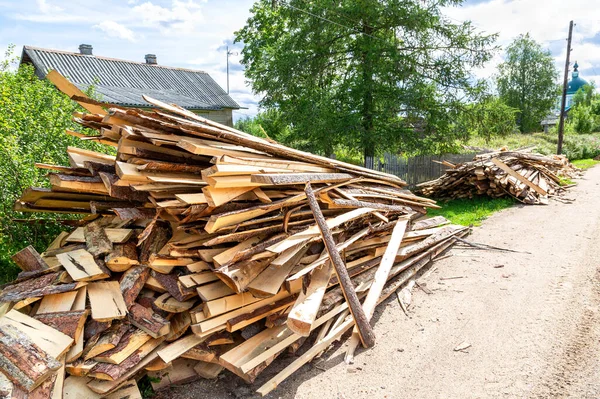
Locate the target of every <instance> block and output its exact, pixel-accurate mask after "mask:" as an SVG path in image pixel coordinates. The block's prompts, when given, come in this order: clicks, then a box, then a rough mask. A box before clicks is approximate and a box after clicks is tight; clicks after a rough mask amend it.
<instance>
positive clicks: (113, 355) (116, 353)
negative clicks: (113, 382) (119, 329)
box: [94, 327, 152, 364]
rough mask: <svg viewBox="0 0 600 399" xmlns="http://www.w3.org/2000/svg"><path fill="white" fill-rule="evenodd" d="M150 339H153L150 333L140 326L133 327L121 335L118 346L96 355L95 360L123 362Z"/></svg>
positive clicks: (111, 362)
mask: <svg viewBox="0 0 600 399" xmlns="http://www.w3.org/2000/svg"><path fill="white" fill-rule="evenodd" d="M150 339H152V337H150V335H148V334H146V333H145V332H143V331H142V330H140V329H138V328H135V327H132V328H130V329H129V330H128V331H127V332H126V333H125V334H124V335H123V336H122V337H121V340H120V341H119V344H118V345H117V346H116V347H114V348H113V349H110V350H107V351H106V352H102V353H101V354H99V355H97V356H95V357H94V360H95V361H97V362H103V363H110V364H121V363H122V362H123V361H124V360H125V359H127V358H128V357H129V356H130V355H131V354H133V353H134V352H135V351H136V350H138V349H139V348H140V347H141V346H142V345H144V344H145V343H146V342H148V341H149V340H150Z"/></svg>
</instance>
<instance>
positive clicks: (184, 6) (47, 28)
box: [0, 0, 600, 118]
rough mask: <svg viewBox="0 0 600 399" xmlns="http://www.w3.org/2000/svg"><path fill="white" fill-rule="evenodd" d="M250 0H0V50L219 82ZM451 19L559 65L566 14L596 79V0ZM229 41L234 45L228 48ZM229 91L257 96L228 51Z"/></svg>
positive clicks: (468, 12)
mask: <svg viewBox="0 0 600 399" xmlns="http://www.w3.org/2000/svg"><path fill="white" fill-rule="evenodd" d="M253 2H254V1H253V0H118V1H117V0H72V1H64V0H20V1H14V0H13V1H6V0H0V50H1V51H2V53H4V49H5V48H6V47H7V46H8V44H9V43H13V44H15V45H16V46H17V52H18V53H19V54H20V51H21V47H22V46H23V45H25V44H27V45H32V46H37V47H44V48H53V49H59V50H67V51H78V50H77V47H78V46H79V44H81V43H88V44H92V45H93V47H94V54H96V55H102V56H106V57H113V58H122V59H129V60H139V61H143V60H144V55H145V54H147V53H153V54H156V55H157V57H158V62H159V64H163V65H169V66H178V67H185V68H193V69H201V70H204V71H206V72H208V73H210V74H211V76H212V77H213V78H214V79H215V80H216V81H217V82H218V83H219V84H221V86H222V87H225V86H226V73H225V69H226V67H225V51H226V50H225V48H226V46H227V45H230V46H232V47H233V49H231V50H232V51H233V52H237V53H239V50H240V48H239V47H240V46H239V45H237V46H236V45H232V40H233V37H234V32H235V31H236V30H238V29H240V28H241V27H242V26H243V25H244V23H245V21H246V19H247V18H248V17H249V9H250V7H251V6H252V4H253ZM445 13H446V14H447V16H448V17H449V18H451V19H453V20H455V21H465V20H471V21H473V23H474V25H475V26H476V27H477V28H478V29H479V30H481V31H484V32H487V33H499V34H500V37H499V41H498V44H500V45H501V46H505V45H507V44H508V43H510V42H511V41H512V40H513V39H514V38H515V37H516V36H518V35H519V34H520V33H526V32H530V33H531V35H532V36H533V37H534V39H536V40H538V41H540V42H542V43H543V44H544V46H546V47H547V48H548V49H550V50H551V52H552V55H553V56H554V57H555V59H556V62H557V67H558V68H559V70H562V69H563V68H564V57H565V51H566V40H565V39H566V37H567V30H568V24H569V20H570V19H573V20H575V22H576V27H575V30H574V32H575V34H574V41H573V46H572V48H573V53H572V60H577V61H578V62H579V67H580V68H579V69H580V72H581V76H582V77H584V78H586V79H588V80H595V81H596V82H600V23H598V16H599V15H600V3H599V2H598V0H579V1H577V2H567V1H565V0H467V1H466V2H465V3H464V4H463V6H462V7H453V8H449V9H446V10H445ZM236 47H237V48H236ZM501 61H502V54H501V53H499V54H498V55H497V56H496V57H495V58H494V59H493V60H492V62H490V63H489V64H488V65H487V66H486V67H485V68H483V69H481V70H477V71H474V73H475V74H476V75H477V76H478V77H484V78H489V77H490V76H491V75H492V74H493V73H494V72H495V68H496V65H497V64H498V63H499V62H501ZM230 63H231V64H230V87H231V96H232V97H233V98H234V99H235V100H236V101H237V102H238V103H239V104H241V105H242V106H244V107H248V109H246V110H240V111H239V112H236V116H237V117H238V118H239V117H243V116H245V115H252V114H254V113H256V111H257V101H258V99H259V98H258V97H257V96H255V95H253V94H252V92H251V89H250V87H249V86H248V84H247V82H246V81H245V79H244V75H243V69H242V67H241V65H240V64H239V55H232V56H231V57H230Z"/></svg>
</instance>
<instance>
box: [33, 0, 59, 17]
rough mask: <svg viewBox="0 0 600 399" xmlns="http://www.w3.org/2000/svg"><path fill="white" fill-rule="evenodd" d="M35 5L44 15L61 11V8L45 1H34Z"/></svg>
mask: <svg viewBox="0 0 600 399" xmlns="http://www.w3.org/2000/svg"><path fill="white" fill-rule="evenodd" d="M36 3H37V5H38V8H39V9H40V11H41V12H42V13H44V14H49V13H53V12H60V11H63V9H62V8H61V7H59V6H55V5H53V4H49V3H48V1H46V0H36Z"/></svg>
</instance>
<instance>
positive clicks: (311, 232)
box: [267, 208, 375, 254]
mask: <svg viewBox="0 0 600 399" xmlns="http://www.w3.org/2000/svg"><path fill="white" fill-rule="evenodd" d="M374 211H375V210H374V209H371V208H359V209H354V210H352V211H349V212H346V213H342V214H341V215H338V216H336V217H333V218H329V219H327V220H326V225H327V227H328V228H329V229H333V228H335V227H338V226H340V225H342V224H344V223H348V222H349V221H351V220H354V219H357V218H359V217H362V216H364V215H366V214H369V213H372V212H374ZM319 235H320V233H319V227H318V226H317V225H313V226H311V227H309V228H308V229H306V230H304V231H301V232H299V233H296V234H293V235H292V236H290V237H288V238H286V239H285V240H283V241H281V242H280V243H277V244H275V245H272V246H270V247H268V248H267V250H268V251H271V252H274V253H277V254H280V253H282V252H283V251H285V250H286V249H288V248H291V247H293V246H295V245H298V244H300V243H302V242H306V241H308V240H309V239H311V238H314V237H316V236H319Z"/></svg>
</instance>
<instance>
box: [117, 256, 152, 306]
mask: <svg viewBox="0 0 600 399" xmlns="http://www.w3.org/2000/svg"><path fill="white" fill-rule="evenodd" d="M149 278H150V269H149V268H148V267H146V266H142V265H137V266H134V267H132V268H130V269H129V270H127V271H126V272H125V273H123V276H122V277H121V280H120V281H119V289H120V290H121V293H122V294H123V301H124V302H125V306H126V307H127V308H128V309H129V307H130V306H131V305H133V303H134V302H135V300H136V298H137V297H138V295H139V294H140V292H141V291H142V288H144V286H145V285H146V283H147V282H148V279H149Z"/></svg>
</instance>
